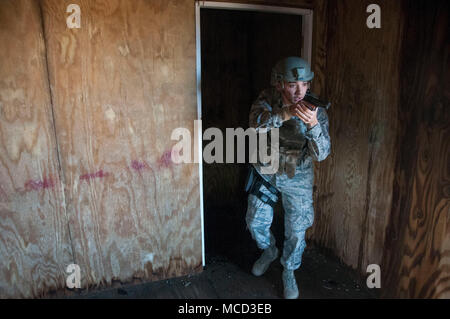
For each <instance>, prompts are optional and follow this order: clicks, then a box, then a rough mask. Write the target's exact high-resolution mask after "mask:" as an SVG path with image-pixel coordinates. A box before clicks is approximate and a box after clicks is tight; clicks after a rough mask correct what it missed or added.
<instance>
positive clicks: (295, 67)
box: [270, 56, 314, 86]
mask: <svg viewBox="0 0 450 319" xmlns="http://www.w3.org/2000/svg"><path fill="white" fill-rule="evenodd" d="M313 78H314V72H311V67H310V66H309V63H308V62H306V61H305V60H303V59H302V58H299V57H295V56H291V57H288V58H285V59H282V60H280V61H278V62H277V64H275V66H274V67H273V69H272V74H271V78H270V84H271V85H273V86H275V85H276V84H277V83H278V82H280V81H286V82H296V81H304V82H308V81H311V80H312V79H313Z"/></svg>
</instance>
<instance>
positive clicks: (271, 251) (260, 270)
mask: <svg viewBox="0 0 450 319" xmlns="http://www.w3.org/2000/svg"><path fill="white" fill-rule="evenodd" d="M277 257H278V249H277V247H276V246H275V245H273V246H271V247H269V248H267V249H265V250H264V251H263V253H262V254H261V257H259V259H258V260H257V261H256V262H255V264H254V265H253V268H252V274H253V275H255V276H261V275H263V274H264V273H265V272H266V270H267V269H268V268H269V266H270V263H271V262H272V261H274V260H275V259H277Z"/></svg>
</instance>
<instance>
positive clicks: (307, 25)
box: [195, 1, 313, 267]
mask: <svg viewBox="0 0 450 319" xmlns="http://www.w3.org/2000/svg"><path fill="white" fill-rule="evenodd" d="M201 8H209V9H224V10H241V11H258V12H270V13H282V14H296V15H301V16H302V33H303V34H302V39H303V45H302V52H301V56H302V57H303V58H304V59H305V60H306V61H308V62H309V64H310V65H312V35H313V10H309V9H301V8H289V7H278V6H265V5H257V4H243V3H232V2H213V1H195V43H196V57H197V59H196V64H197V66H196V69H197V119H198V120H200V121H201V119H202V87H201V82H202V79H201V77H202V76H201V74H202V66H201V62H202V58H201V52H202V50H201V42H200V39H201V35H200V9H201ZM197 138H198V146H199V147H198V160H199V163H198V173H199V178H200V182H199V186H200V213H201V225H202V264H203V267H204V266H205V265H206V263H205V230H204V209H203V150H202V146H203V144H202V142H203V139H202V129H201V127H200V128H199V130H198V136H197Z"/></svg>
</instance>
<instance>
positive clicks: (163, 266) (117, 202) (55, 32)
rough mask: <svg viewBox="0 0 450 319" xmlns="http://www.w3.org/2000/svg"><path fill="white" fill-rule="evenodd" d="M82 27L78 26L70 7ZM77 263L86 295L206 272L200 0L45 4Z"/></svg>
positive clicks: (59, 136) (51, 66)
mask: <svg viewBox="0 0 450 319" xmlns="http://www.w3.org/2000/svg"><path fill="white" fill-rule="evenodd" d="M69 3H77V4H79V5H80V8H81V28H80V29H68V28H67V27H66V16H68V14H65V10H66V6H67V5H68V4H69ZM42 8H43V15H44V23H45V38H46V42H47V47H48V63H49V69H50V83H51V87H52V95H53V101H54V109H55V123H56V132H57V136H58V142H59V145H60V150H61V162H62V167H63V170H64V183H65V185H66V200H67V209H68V214H69V226H70V230H71V235H72V241H73V247H74V253H75V260H76V262H77V263H78V264H79V265H80V267H81V275H82V285H83V286H84V287H87V286H88V287H90V286H94V287H96V286H99V285H103V284H108V285H109V284H111V283H112V282H113V281H115V280H119V281H129V280H132V279H133V278H140V279H161V278H166V277H173V276H180V275H184V274H187V273H191V272H193V271H198V270H200V269H201V251H202V249H201V227H200V209H199V207H200V204H199V177H198V166H197V164H179V165H176V164H174V163H173V162H172V161H171V159H170V150H171V148H172V146H173V145H174V144H175V143H176V142H175V141H171V140H170V136H171V133H172V130H173V129H175V128H178V127H185V128H187V129H189V130H190V131H191V134H192V136H193V134H194V119H196V117H197V108H196V95H195V94H196V90H195V83H196V82H195V19H194V3H193V2H191V1H143V0H141V1H118V0H115V1H109V0H108V1H106V0H105V1H75V2H74V1H72V0H71V1H59V0H49V1H42Z"/></svg>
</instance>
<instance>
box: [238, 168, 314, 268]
mask: <svg viewBox="0 0 450 319" xmlns="http://www.w3.org/2000/svg"><path fill="white" fill-rule="evenodd" d="M313 174H314V173H313V170H312V167H310V168H308V169H306V170H299V169H298V168H297V170H296V172H295V175H294V177H293V178H288V177H287V175H286V174H282V175H272V176H271V177H270V178H266V180H268V181H269V182H270V183H271V184H272V185H273V186H275V187H276V188H277V189H278V190H279V191H280V193H281V200H282V205H283V208H284V228H285V232H284V236H285V238H284V246H283V254H282V256H281V264H282V265H283V266H284V268H286V269H289V270H295V269H298V268H299V267H300V265H301V261H302V255H303V251H304V249H305V247H306V242H305V232H306V230H307V229H308V228H309V227H311V226H312V224H313V221H314V208H313V200H312V189H313V178H314V175H313ZM260 191H261V192H263V193H264V194H266V195H267V196H270V197H271V198H272V199H274V200H276V196H275V195H273V194H272V193H271V192H270V191H269V190H268V189H267V188H266V187H265V186H264V185H261V189H260ZM245 219H246V222H247V227H248V229H249V231H250V233H251V235H252V238H253V239H254V240H255V241H256V244H257V246H258V248H260V249H266V248H269V247H270V246H272V245H275V237H274V236H273V234H272V232H271V231H270V226H271V225H272V220H273V208H272V206H270V205H268V204H266V203H264V202H263V201H261V200H260V199H259V198H257V197H256V196H255V195H252V194H250V195H249V196H248V208H247V214H246V218H245Z"/></svg>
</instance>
